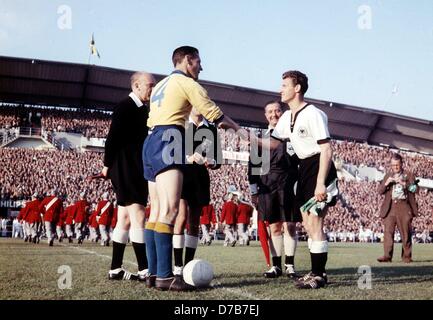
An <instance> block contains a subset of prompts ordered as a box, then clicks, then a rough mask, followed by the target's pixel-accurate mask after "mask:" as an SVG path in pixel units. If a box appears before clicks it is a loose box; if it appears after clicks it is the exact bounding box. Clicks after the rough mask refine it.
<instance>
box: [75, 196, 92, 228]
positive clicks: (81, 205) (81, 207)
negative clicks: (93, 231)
mask: <svg viewBox="0 0 433 320" xmlns="http://www.w3.org/2000/svg"><path fill="white" fill-rule="evenodd" d="M88 207H89V203H88V202H87V201H86V200H78V201H77V202H75V204H74V208H75V210H74V221H75V223H86V221H87V208H88Z"/></svg>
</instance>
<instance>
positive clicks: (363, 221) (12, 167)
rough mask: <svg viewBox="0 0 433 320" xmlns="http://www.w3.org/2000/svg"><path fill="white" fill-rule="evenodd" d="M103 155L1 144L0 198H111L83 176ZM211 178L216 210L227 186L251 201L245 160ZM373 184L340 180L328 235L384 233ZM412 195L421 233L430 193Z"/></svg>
mask: <svg viewBox="0 0 433 320" xmlns="http://www.w3.org/2000/svg"><path fill="white" fill-rule="evenodd" d="M102 159H103V154H101V153H98V152H84V153H83V152H74V151H58V150H33V149H21V148H0V198H1V199H2V200H21V199H28V198H30V196H31V195H32V194H33V193H34V192H37V193H39V194H40V195H41V196H43V195H44V194H45V193H46V192H47V191H49V190H50V189H52V188H56V189H57V190H58V191H59V192H60V194H62V195H63V197H64V198H66V199H67V200H68V201H75V200H77V199H78V197H79V194H80V193H81V192H82V191H86V192H87V198H88V201H89V202H91V203H96V202H97V201H98V200H100V197H101V195H102V194H103V193H104V192H105V191H108V192H110V195H111V198H112V199H114V194H113V192H112V187H111V184H110V182H109V181H105V180H98V179H93V180H89V179H86V178H87V177H89V176H91V175H93V174H96V173H98V172H99V171H100V169H101V167H102V164H103V163H102ZM210 180H211V196H212V199H211V203H213V205H214V207H215V210H216V212H217V213H218V214H219V213H220V212H221V209H222V205H223V203H224V202H225V201H226V196H227V190H228V188H229V187H230V186H234V188H236V190H237V191H240V192H241V193H242V196H243V200H244V201H247V202H248V201H249V188H248V180H247V166H246V165H245V164H241V163H232V164H224V165H222V166H221V168H220V169H219V170H210ZM377 186H378V182H367V181H362V182H360V181H345V180H344V179H340V180H339V189H340V196H339V201H338V202H337V205H336V206H335V207H332V208H330V210H329V212H328V215H327V216H326V218H325V228H326V231H327V232H328V234H329V235H330V236H331V238H333V237H334V238H335V239H336V240H337V239H339V240H341V241H351V239H356V240H360V241H363V238H366V239H367V241H368V239H370V240H371V239H373V240H378V239H380V237H383V225H382V221H381V219H380V218H379V216H378V212H379V207H380V204H381V201H382V198H381V196H380V195H379V194H378V193H377V191H376V190H377ZM416 198H417V203H418V206H419V217H417V218H415V219H414V220H413V227H414V230H416V232H417V233H419V234H420V237H421V236H423V232H426V233H427V234H428V233H429V232H432V231H433V219H432V214H433V212H432V203H433V192H432V191H428V190H427V189H422V188H421V189H420V191H419V193H418V194H417V196H416Z"/></svg>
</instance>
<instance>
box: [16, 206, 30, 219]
mask: <svg viewBox="0 0 433 320" xmlns="http://www.w3.org/2000/svg"><path fill="white" fill-rule="evenodd" d="M27 216H28V210H27V204H26V205H25V206H24V207H22V208H21V210H20V213H18V216H17V219H18V221H19V222H21V221H23V220H24V221H27Z"/></svg>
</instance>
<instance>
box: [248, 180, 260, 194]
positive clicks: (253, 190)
mask: <svg viewBox="0 0 433 320" xmlns="http://www.w3.org/2000/svg"><path fill="white" fill-rule="evenodd" d="M250 193H251V195H252V196H254V195H256V194H258V193H259V190H258V189H257V183H254V184H250Z"/></svg>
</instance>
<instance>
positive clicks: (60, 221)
mask: <svg viewBox="0 0 433 320" xmlns="http://www.w3.org/2000/svg"><path fill="white" fill-rule="evenodd" d="M67 214H68V213H67V212H66V211H65V210H64V209H62V212H61V213H60V216H59V219H58V220H57V224H56V226H58V227H63V226H64V225H65V220H66V217H67Z"/></svg>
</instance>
